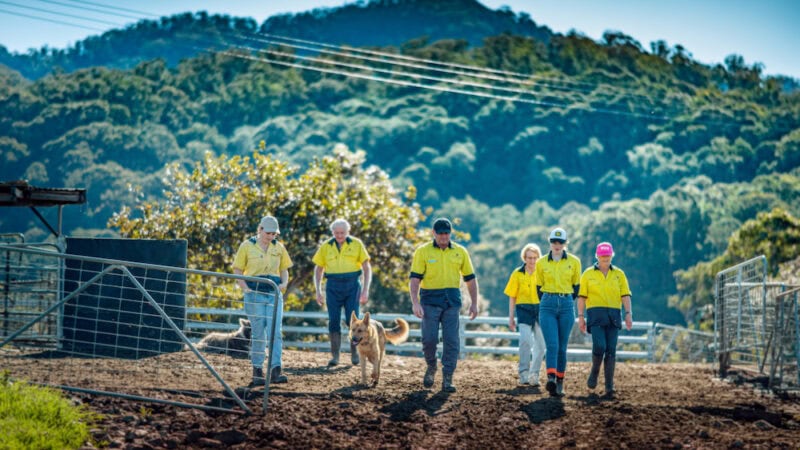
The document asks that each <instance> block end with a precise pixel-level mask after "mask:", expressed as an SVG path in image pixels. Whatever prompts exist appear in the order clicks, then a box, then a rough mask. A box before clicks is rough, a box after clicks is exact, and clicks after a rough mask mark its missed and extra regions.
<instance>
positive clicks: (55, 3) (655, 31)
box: [0, 0, 800, 79]
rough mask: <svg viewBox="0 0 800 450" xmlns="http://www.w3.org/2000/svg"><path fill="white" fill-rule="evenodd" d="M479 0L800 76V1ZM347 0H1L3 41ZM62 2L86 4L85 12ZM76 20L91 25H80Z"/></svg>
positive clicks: (19, 44) (37, 40)
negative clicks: (158, 18)
mask: <svg viewBox="0 0 800 450" xmlns="http://www.w3.org/2000/svg"><path fill="white" fill-rule="evenodd" d="M479 1H481V3H483V4H484V5H486V6H487V7H489V8H491V9H497V8H500V7H501V6H509V7H510V8H511V9H512V10H513V11H515V12H527V13H528V14H530V16H531V17H532V18H533V20H534V21H535V22H536V23H538V24H539V25H546V26H548V27H550V28H551V29H552V30H553V31H556V32H561V33H566V32H568V31H570V30H572V29H574V30H576V31H578V32H581V33H582V34H585V35H586V36H589V37H591V38H593V39H596V40H597V39H600V37H601V36H602V35H603V32H605V31H606V30H617V31H621V32H623V33H625V34H627V35H629V36H631V37H633V38H634V39H636V40H638V41H639V42H640V43H641V44H642V46H643V47H644V48H645V49H648V50H649V48H650V42H653V41H656V40H664V41H666V42H667V44H669V45H670V46H674V45H676V44H680V45H683V47H684V48H685V49H686V50H688V51H689V53H691V54H692V55H693V57H694V58H695V59H696V60H698V61H700V62H702V63H706V64H714V63H721V62H723V61H724V59H725V57H726V56H727V55H730V54H732V53H736V54H739V55H741V56H743V57H744V59H745V62H746V63H747V64H748V65H749V64H753V63H756V62H758V63H762V64H763V65H764V73H766V74H772V75H774V74H782V75H789V76H792V77H795V78H798V79H800V57H798V54H800V52H798V50H797V47H798V44H800V25H799V24H800V1H796V0H724V1H723V0H660V1H657V0H616V1H609V0H479ZM346 3H348V2H347V1H345V0H228V1H219V0H192V1H189V0H137V1H112V0H78V1H76V0H0V45H4V46H5V47H6V48H8V49H9V50H11V51H22V52H24V51H26V50H27V49H28V48H38V47H41V46H43V45H48V46H50V47H55V48H63V47H66V46H68V45H71V44H73V43H75V42H76V41H78V40H81V39H83V38H85V37H86V36H89V35H92V34H99V32H101V31H102V30H107V29H111V28H116V27H115V26H114V25H112V24H110V23H108V22H112V23H117V24H121V25H124V24H127V23H131V22H135V21H136V18H152V17H148V16H145V15H143V14H141V13H151V14H155V15H170V14H174V13H179V12H185V11H193V12H194V11H201V10H205V11H208V12H210V13H224V14H229V15H232V16H242V17H252V18H254V19H256V20H257V21H258V22H259V23H261V22H263V21H264V19H266V18H267V17H269V16H271V15H274V14H278V13H283V12H301V11H307V10H310V9H313V8H315V7H335V6H341V5H343V4H346ZM60 4H71V5H76V6H82V7H83V8H85V9H84V10H83V11H80V10H76V9H72V8H66V7H64V6H61V5H60ZM93 4H104V5H112V6H114V7H116V8H126V9H128V10H132V11H136V12H125V14H128V15H130V16H131V17H130V18H123V17H118V16H103V15H100V14H97V13H95V12H92V11H90V9H92V8H94V9H100V8H98V7H97V6H94V5H93ZM17 5H22V6H24V7H26V8H23V7H20V6H17ZM30 8H38V9H40V10H44V11H37V10H35V9H30ZM46 11H51V12H54V13H53V14H48V13H47V12H46ZM9 12H11V14H10V13H9ZM118 12H120V11H118ZM70 14H72V15H74V16H78V17H77V18H76V17H71V16H69V15H70ZM24 15H28V16H37V17H44V18H50V19H52V20H55V21H60V22H67V23H68V24H71V25H67V24H59V23H53V22H45V21H41V20H36V19H31V18H26V17H24ZM79 18H93V19H95V20H96V21H94V22H92V21H82V20H80V19H79ZM76 24H81V25H82V26H84V27H87V28H90V29H87V28H80V27H77V26H74V25H76ZM98 30H99V31H98Z"/></svg>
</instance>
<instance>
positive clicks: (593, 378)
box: [586, 353, 603, 389]
mask: <svg viewBox="0 0 800 450" xmlns="http://www.w3.org/2000/svg"><path fill="white" fill-rule="evenodd" d="M601 364H603V356H602V355H595V354H594V353H592V368H591V369H589V378H588V379H587V380H586V386H587V387H588V388H589V389H594V388H596V387H597V379H598V378H599V377H600V365H601Z"/></svg>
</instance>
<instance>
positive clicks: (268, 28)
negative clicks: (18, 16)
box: [0, 0, 551, 79]
mask: <svg viewBox="0 0 800 450" xmlns="http://www.w3.org/2000/svg"><path fill="white" fill-rule="evenodd" d="M255 32H262V33H270V34H275V35H280V36H286V37H292V38H302V39H312V40H315V41H322V42H327V43H331V44H340V45H341V44H348V45H355V46H388V45H392V46H399V45H402V44H404V43H406V42H407V41H410V40H412V39H416V38H422V37H424V38H425V39H426V40H428V41H431V42H433V41H438V40H442V39H461V40H465V41H467V42H468V43H469V44H471V45H479V44H481V42H482V41H483V39H484V38H486V37H488V36H496V35H499V34H502V33H511V34H515V35H519V36H529V37H533V38H535V39H537V40H538V41H541V42H547V41H548V40H549V38H550V34H551V32H550V30H549V29H547V28H546V27H540V26H537V25H536V23H534V22H533V20H531V18H530V17H529V16H528V15H527V14H524V13H523V14H514V13H513V12H512V11H510V10H508V9H500V10H497V11H493V10H490V9H488V8H486V7H485V6H483V5H481V4H480V3H478V2H477V1H476V0H371V1H359V2H355V3H351V4H349V5H346V6H342V7H338V8H319V9H315V10H313V11H310V12H307V13H301V14H283V15H278V16H275V17H271V18H269V19H267V20H266V21H265V22H264V23H263V24H261V25H259V24H258V23H256V22H255V21H254V20H253V19H250V18H240V17H230V16H221V15H208V14H205V13H202V12H201V13H197V14H190V13H186V14H181V15H175V16H171V17H163V18H161V19H160V20H142V21H140V22H138V23H137V24H135V25H132V26H130V27H128V28H126V29H122V30H113V31H109V32H106V33H103V34H102V35H99V36H92V37H89V38H87V39H84V40H83V41H80V42H78V43H76V44H75V45H74V46H72V47H70V48H67V49H54V48H42V49H38V50H35V51H30V52H28V53H24V54H20V53H10V52H8V50H7V49H6V48H5V47H3V46H2V42H0V64H4V65H6V66H8V67H10V68H12V69H14V70H16V71H18V72H20V73H21V74H22V75H24V76H25V77H27V78H29V79H35V78H39V77H41V76H43V75H45V74H47V73H49V72H51V71H52V70H53V69H55V68H58V69H60V70H64V71H67V72H72V71H74V70H77V69H82V68H86V67H93V66H103V67H113V68H120V69H127V68H132V67H134V66H135V65H136V64H138V63H139V62H142V61H148V60H151V59H155V58H162V59H164V60H165V61H167V63H168V64H169V65H170V66H174V65H175V64H177V63H178V61H180V60H181V59H184V58H188V57H192V56H194V55H196V54H197V53H199V52H200V51H201V50H203V49H206V48H226V47H229V46H243V45H245V46H252V45H254V43H253V40H252V37H253V33H255Z"/></svg>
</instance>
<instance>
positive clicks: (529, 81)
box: [40, 0, 663, 101]
mask: <svg viewBox="0 0 800 450" xmlns="http://www.w3.org/2000/svg"><path fill="white" fill-rule="evenodd" d="M40 1H45V0H40ZM67 1H70V2H73V3H79V4H87V5H94V6H102V7H104V8H107V9H110V10H120V11H128V12H137V13H140V14H143V15H147V16H150V17H158V16H157V15H155V14H152V13H145V12H143V11H136V10H131V9H127V8H120V7H115V6H108V5H103V4H100V3H96V2H91V1H87V0H67ZM126 17H127V16H126ZM231 34H233V35H234V36H235V37H239V38H243V39H255V40H260V41H264V43H273V44H275V43H278V42H279V41H274V40H272V39H268V38H274V39H280V40H284V41H289V42H299V43H302V44H309V45H313V46H316V47H318V48H311V47H307V46H305V47H303V46H298V45H290V44H287V43H285V42H280V44H281V45H286V46H289V47H293V48H304V49H305V50H307V51H319V52H326V53H330V54H336V55H339V56H349V57H353V58H359V57H358V56H356V55H351V54H349V53H346V52H347V51H350V52H355V53H360V54H367V55H373V56H380V57H383V58H390V59H396V60H400V61H410V62H412V63H402V62H399V61H395V62H389V61H383V60H380V59H375V58H366V57H361V58H363V59H367V60H372V61H375V62H383V63H386V64H396V65H406V64H408V65H407V67H414V68H420V69H424V70H432V71H442V72H445V73H451V74H455V75H462V76H472V77H476V78H484V79H491V80H493V81H502V82H506V83H513V84H523V85H530V86H536V87H538V86H545V87H549V88H551V89H561V90H567V91H569V90H572V91H576V90H579V88H575V87H567V86H559V83H561V84H566V85H569V84H575V85H579V86H586V87H590V88H592V89H583V90H581V91H582V92H584V93H590V92H591V93H594V94H595V95H601V96H613V95H625V96H627V97H632V98H641V99H646V100H648V101H663V100H659V99H655V98H653V97H652V96H647V95H643V94H639V93H634V92H630V91H629V90H628V89H626V88H620V87H617V86H614V85H612V84H603V85H598V84H592V83H588V82H583V81H576V80H564V79H563V78H555V77H544V76H538V75H534V74H524V73H519V72H510V71H506V70H499V69H492V68H489V67H481V66H471V65H466V64H458V63H452V62H444V61H436V60H431V59H424V58H417V57H412V56H407V55H399V54H395V53H390V52H380V51H376V50H370V49H360V48H355V47H350V46H337V45H333V44H328V43H321V42H316V41H311V40H308V39H299V38H293V37H289V36H282V35H277V34H271V33H265V32H257V33H254V34H248V35H245V34H242V33H240V32H239V33H228V35H231ZM262 36H265V37H267V38H263V37H262ZM327 49H338V50H327ZM343 50H344V51H343ZM413 63H421V65H420V64H413ZM439 66H441V67H439ZM447 68H455V69H462V71H459V70H452V69H451V70H448V69H447ZM463 70H469V71H472V72H475V73H465V72H463ZM499 75H503V76H502V77H501V76H499ZM536 80H543V81H544V82H547V83H544V82H543V81H536ZM601 87H602V88H603V89H610V90H613V91H616V92H618V93H619V94H612V93H609V92H603V91H600V92H597V91H595V89H597V88H601Z"/></svg>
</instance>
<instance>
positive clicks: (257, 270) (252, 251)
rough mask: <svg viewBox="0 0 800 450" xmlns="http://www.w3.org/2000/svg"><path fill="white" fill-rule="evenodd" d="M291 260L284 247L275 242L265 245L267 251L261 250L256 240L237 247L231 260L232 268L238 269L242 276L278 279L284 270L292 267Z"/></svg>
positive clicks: (248, 240) (252, 239)
mask: <svg viewBox="0 0 800 450" xmlns="http://www.w3.org/2000/svg"><path fill="white" fill-rule="evenodd" d="M292 265H293V263H292V259H291V258H290V257H289V252H287V251H286V247H284V246H283V244H282V243H281V242H279V241H277V240H273V241H272V242H270V243H269V244H268V245H267V250H266V251H264V250H262V249H261V246H260V245H258V241H257V240H256V238H250V239H247V240H246V241H244V242H242V243H241V244H240V245H239V250H237V251H236V256H235V257H234V259H233V268H234V269H239V270H241V271H242V273H243V274H244V275H249V276H258V275H275V276H278V277H280V276H281V272H282V271H283V270H284V269H288V268H290V267H292Z"/></svg>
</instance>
